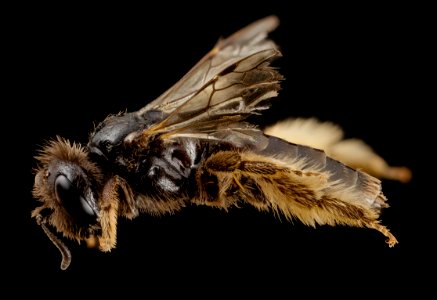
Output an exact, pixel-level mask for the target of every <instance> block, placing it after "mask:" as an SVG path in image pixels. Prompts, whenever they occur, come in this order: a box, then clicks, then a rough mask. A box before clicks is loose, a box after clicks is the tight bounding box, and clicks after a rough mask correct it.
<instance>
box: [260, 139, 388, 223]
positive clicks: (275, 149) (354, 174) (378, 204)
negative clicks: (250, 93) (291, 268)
mask: <svg viewBox="0 0 437 300" xmlns="http://www.w3.org/2000/svg"><path fill="white" fill-rule="evenodd" d="M259 154H261V155H269V156H271V157H275V158H278V159H280V160H281V161H284V162H286V163H289V164H290V165H291V167H292V168H297V169H301V170H304V171H306V172H308V171H309V172H311V171H316V172H320V173H325V174H327V178H328V185H327V186H328V187H327V188H326V191H325V192H326V193H328V194H333V195H335V196H336V197H339V198H341V199H342V200H343V201H345V202H352V203H354V204H356V205H359V206H363V207H365V208H367V209H370V210H372V211H374V212H375V213H376V215H379V213H380V210H381V208H384V207H387V204H386V203H385V201H386V198H385V196H384V195H383V193H382V190H381V183H380V180H379V179H377V178H374V177H373V176H370V175H368V174H366V173H364V172H361V171H359V170H354V169H352V168H350V167H348V166H346V165H345V164H343V163H341V162H339V161H337V160H334V159H332V158H330V157H328V156H327V155H326V154H325V152H324V151H323V150H319V149H315V148H311V147H308V146H303V145H298V144H293V143H290V142H287V141H284V140H282V139H280V138H277V137H273V136H269V143H268V144H267V146H266V147H265V148H264V149H263V150H261V151H259Z"/></svg>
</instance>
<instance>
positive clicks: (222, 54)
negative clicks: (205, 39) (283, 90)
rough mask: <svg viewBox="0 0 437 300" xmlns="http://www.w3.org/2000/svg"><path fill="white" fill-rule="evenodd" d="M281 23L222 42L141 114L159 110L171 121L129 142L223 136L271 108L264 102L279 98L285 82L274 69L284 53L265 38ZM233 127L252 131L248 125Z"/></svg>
mask: <svg viewBox="0 0 437 300" xmlns="http://www.w3.org/2000/svg"><path fill="white" fill-rule="evenodd" d="M277 25H278V19H277V18H276V17H274V16H270V17H267V18H264V19H261V20H259V21H257V22H255V23H253V24H251V25H249V26H247V27H246V28H243V29H242V30H240V31H238V32H236V33H234V34H233V35H231V36H230V37H228V38H226V39H223V40H220V41H219V42H218V43H217V44H216V46H215V47H214V48H213V49H212V50H211V51H210V52H209V53H208V54H207V55H206V56H205V57H203V58H202V60H200V62H199V63H197V64H196V65H195V66H194V67H193V68H192V69H191V70H190V71H189V72H188V73H187V74H186V75H185V76H184V77H183V78H182V79H181V80H180V81H179V82H177V83H176V84H175V85H174V86H173V87H171V88H170V89H169V90H168V91H166V92H165V93H164V94H162V95H161V96H160V97H159V98H157V99H156V100H154V101H153V102H151V103H150V104H148V105H147V106H146V107H144V108H143V109H141V110H139V111H138V112H137V113H138V114H139V115H140V116H141V115H143V114H144V113H146V112H147V111H149V110H159V111H162V112H163V113H164V114H165V115H167V117H166V118H165V119H164V120H163V121H162V122H159V123H157V124H155V125H154V126H152V127H150V128H148V129H147V130H146V131H144V132H142V133H140V134H136V135H135V137H132V136H131V137H130V138H141V136H142V135H143V136H149V135H151V134H157V133H160V134H167V138H168V137H169V136H168V135H172V136H176V135H180V136H182V135H193V134H197V135H199V136H205V135H207V136H208V137H212V136H214V134H216V135H217V134H218V135H223V134H220V133H217V130H219V131H220V130H229V125H230V124H235V123H236V122H238V121H240V120H242V119H244V118H245V117H247V116H248V115H250V114H253V113H257V111H259V110H262V109H266V108H268V103H265V101H263V100H266V99H268V98H271V97H274V96H276V95H277V91H278V90H279V88H280V86H279V81H280V80H281V79H282V77H281V75H280V74H279V73H278V72H277V71H276V70H275V69H274V68H272V67H271V66H270V62H271V60H272V59H274V58H276V57H278V56H280V52H279V50H278V49H277V46H276V45H275V43H274V42H273V41H271V40H268V39H266V36H267V33H268V32H270V31H272V30H273V29H275V28H276V26H277ZM230 127H232V128H234V129H235V128H237V127H238V128H239V129H240V130H249V131H251V130H253V128H250V126H247V125H246V124H244V123H242V124H241V126H235V125H233V126H230Z"/></svg>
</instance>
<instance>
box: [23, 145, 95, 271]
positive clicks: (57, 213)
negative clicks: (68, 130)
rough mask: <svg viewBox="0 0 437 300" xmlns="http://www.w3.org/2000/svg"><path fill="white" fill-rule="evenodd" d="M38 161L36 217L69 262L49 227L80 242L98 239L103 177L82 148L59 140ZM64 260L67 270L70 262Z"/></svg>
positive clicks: (47, 147) (33, 212) (41, 152)
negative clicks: (38, 202)
mask: <svg viewBox="0 0 437 300" xmlns="http://www.w3.org/2000/svg"><path fill="white" fill-rule="evenodd" d="M36 159H37V161H38V163H39V164H38V165H39V166H38V168H37V169H36V175H35V183H34V187H33V196H34V197H35V198H36V199H38V201H40V202H41V205H40V206H39V207H37V208H35V209H34V210H33V211H32V217H34V218H36V220H37V222H38V224H40V225H41V226H42V227H43V229H44V231H45V232H46V234H47V235H48V237H49V238H50V239H51V240H52V242H53V243H54V244H55V245H56V246H57V247H58V248H59V249H60V250H61V252H62V253H63V257H64V260H65V259H67V260H68V257H69V252H68V249H67V248H66V247H65V245H64V244H63V243H62V242H61V241H60V240H58V239H57V238H56V236H55V235H54V234H53V233H51V232H50V230H49V229H48V227H46V226H45V224H49V225H51V226H53V227H54V228H55V229H56V230H57V231H58V232H60V233H61V234H62V235H63V236H64V237H67V238H70V239H74V240H77V241H78V242H80V241H81V240H86V239H88V238H90V237H91V236H94V235H98V234H99V231H101V228H100V227H101V226H100V223H99V217H100V211H99V206H98V202H97V201H98V194H97V193H98V191H97V190H96V189H97V188H98V187H99V186H101V181H102V175H101V173H100V170H99V168H98V167H97V166H96V165H95V164H94V163H93V162H91V161H90V160H89V159H88V155H87V152H86V151H85V149H84V148H83V147H82V146H80V145H77V144H75V143H70V142H69V141H68V140H65V139H62V138H59V137H58V138H57V139H56V140H53V141H51V142H49V143H48V144H47V145H46V146H45V147H44V148H43V149H42V150H41V151H40V153H39V155H38V156H36ZM64 252H65V253H66V255H64ZM66 256H67V258H66ZM64 260H63V264H66V266H64V267H65V268H67V267H68V264H69V261H68V263H67V262H64ZM61 268H63V267H62V265H61Z"/></svg>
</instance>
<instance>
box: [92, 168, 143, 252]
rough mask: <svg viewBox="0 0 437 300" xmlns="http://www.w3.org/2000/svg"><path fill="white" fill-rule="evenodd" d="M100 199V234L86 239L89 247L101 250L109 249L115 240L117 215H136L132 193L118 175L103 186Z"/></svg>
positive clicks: (113, 245)
mask: <svg viewBox="0 0 437 300" xmlns="http://www.w3.org/2000/svg"><path fill="white" fill-rule="evenodd" d="M100 199H101V201H100V216H99V221H100V226H101V230H102V232H101V235H100V236H98V237H97V238H96V237H90V238H89V239H87V245H88V246H89V247H94V246H97V245H98V246H99V248H100V250H102V251H110V250H111V249H113V248H114V247H115V245H116V242H117V218H118V216H123V217H127V218H129V219H132V218H134V217H135V216H137V215H138V210H137V208H136V206H135V201H134V195H133V193H132V190H131V188H130V187H129V185H128V184H127V182H126V181H125V180H124V179H123V178H121V177H119V176H112V177H111V178H109V179H108V180H107V182H106V184H105V186H104V187H103V190H102V194H101V198H100Z"/></svg>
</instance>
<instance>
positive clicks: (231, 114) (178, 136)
mask: <svg viewBox="0 0 437 300" xmlns="http://www.w3.org/2000/svg"><path fill="white" fill-rule="evenodd" d="M278 24H279V21H278V18H277V17H275V16H269V17H266V18H264V19H261V20H258V21H256V22H254V23H252V24H251V25H249V26H247V27H245V28H243V29H241V30H240V31H237V32H236V33H234V34H233V35H231V36H229V37H228V38H225V39H221V40H219V41H218V43H217V44H216V45H215V47H214V48H213V49H212V50H211V51H210V52H209V53H207V54H206V55H205V56H204V57H203V58H202V59H201V60H200V61H199V62H198V63H197V64H196V65H195V66H194V67H193V68H192V69H191V70H190V71H189V72H188V73H187V74H186V75H185V76H183V77H182V79H180V81H178V82H177V83H176V84H175V85H173V86H172V87H171V88H170V89H169V90H167V91H166V92H164V93H163V94H162V95H161V96H159V97H158V98H157V99H155V100H154V101H152V102H150V103H149V104H147V105H146V106H145V107H143V108H141V109H140V110H138V111H135V112H124V113H119V114H116V115H111V116H108V117H107V118H106V119H105V120H103V121H102V122H101V123H100V124H99V125H98V126H96V128H95V129H94V131H93V132H92V133H91V134H90V137H89V141H88V143H87V144H86V145H81V144H78V143H74V142H70V141H68V140H67V139H64V138H61V137H57V138H55V139H53V140H51V141H49V142H48V143H47V144H46V145H45V146H44V147H43V148H42V149H41V150H40V152H39V153H38V155H37V156H36V160H37V168H36V169H35V174H36V175H35V183H34V187H33V196H34V198H36V199H37V200H38V201H39V204H40V206H38V207H36V208H35V209H34V210H33V211H32V214H31V216H32V218H35V220H36V222H37V224H39V225H40V226H41V228H42V229H43V230H44V232H45V233H46V234H47V236H48V237H49V239H50V240H51V241H52V242H53V244H54V245H55V246H56V247H57V248H58V249H59V250H60V252H61V254H62V262H61V269H63V270H65V269H67V268H68V266H69V265H70V262H71V253H70V251H69V250H68V248H67V247H66V246H65V244H64V243H63V242H62V240H61V239H60V238H58V237H57V236H56V234H55V233H54V232H53V229H55V231H56V232H58V233H60V234H61V235H62V236H63V237H64V238H68V239H72V240H76V241H77V242H82V241H84V242H86V244H87V245H88V246H90V247H97V248H99V249H100V250H101V251H110V250H111V249H113V248H114V247H115V246H116V241H117V220H118V218H119V217H124V218H127V219H133V218H135V217H137V216H138V215H139V214H140V213H146V214H150V215H154V216H156V215H165V214H173V213H175V212H177V211H179V210H180V209H182V208H183V207H185V206H187V205H189V204H196V205H207V206H211V207H217V208H221V209H225V210H226V209H228V208H230V207H233V206H237V205H238V204H239V203H242V202H244V203H248V204H251V205H253V206H254V207H255V208H257V209H258V210H260V211H270V212H273V213H275V214H277V215H282V216H284V217H285V218H286V219H288V220H291V219H294V218H295V219H298V220H300V221H302V222H303V223H304V224H306V225H310V226H315V225H317V224H318V225H323V224H327V225H332V226H334V225H347V226H355V227H367V228H371V229H376V230H377V231H379V232H381V233H382V234H383V235H384V236H386V237H387V243H388V244H389V246H390V247H392V246H394V245H395V244H396V243H397V240H396V238H395V237H394V236H393V235H392V234H391V233H390V232H389V230H388V229H387V228H386V227H385V226H384V225H382V224H380V221H379V219H378V218H379V216H380V212H381V210H382V209H383V208H385V207H387V203H386V197H385V196H384V194H383V193H382V190H381V182H380V180H379V179H377V178H376V177H373V176H371V175H369V174H368V173H366V172H364V171H360V170H357V169H353V168H351V166H355V167H357V168H361V169H363V170H366V171H368V172H369V173H372V174H374V175H375V176H378V177H387V178H391V179H399V180H403V181H406V180H408V178H409V171H408V169H406V168H399V167H390V166H388V165H387V164H386V163H385V161H384V160H383V159H382V158H380V157H379V156H378V155H377V154H376V153H374V152H373V151H372V150H371V149H370V147H368V146H366V145H365V144H364V143H363V142H360V141H356V140H355V141H352V142H351V141H348V140H342V137H341V130H340V129H339V128H338V127H336V126H334V125H332V124H330V123H321V122H318V121H317V120H314V119H309V120H302V119H296V120H287V121H285V122H280V123H278V124H277V125H275V126H273V127H269V128H267V129H266V130H265V131H263V130H261V129H259V128H258V127H257V126H255V125H254V124H251V123H248V122H247V120H246V119H247V117H249V116H251V115H254V114H260V112H261V111H263V110H265V109H268V108H269V106H270V100H271V99H272V98H274V97H276V96H277V95H278V91H279V90H280V83H281V81H282V80H283V79H284V78H283V76H282V75H281V74H280V73H279V72H278V70H277V69H276V68H274V67H273V66H271V62H272V61H273V60H275V59H276V58H279V57H280V56H281V52H280V50H279V48H278V46H277V45H276V44H275V43H274V42H273V41H272V40H270V39H268V37H267V35H268V33H269V32H271V31H273V30H274V29H275V28H276V27H277V26H278ZM302 137H307V138H308V137H312V138H310V141H305V138H304V139H303V140H302ZM299 139H301V141H300V140H299ZM314 141H317V143H316V144H314V143H313V144H312V142H314ZM298 143H301V144H298ZM325 151H326V152H325ZM326 153H328V154H330V155H331V156H332V157H330V156H328V155H327V154H326ZM342 160H344V163H343V162H340V161H342Z"/></svg>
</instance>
